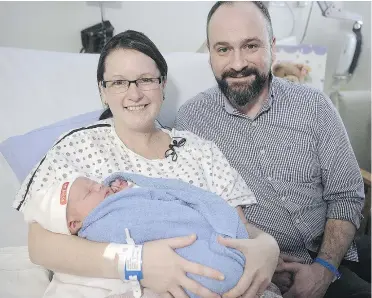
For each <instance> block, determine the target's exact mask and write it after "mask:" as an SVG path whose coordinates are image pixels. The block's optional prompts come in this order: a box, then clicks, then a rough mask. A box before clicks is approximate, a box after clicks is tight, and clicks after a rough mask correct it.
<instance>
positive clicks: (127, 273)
mask: <svg viewBox="0 0 372 298" xmlns="http://www.w3.org/2000/svg"><path fill="white" fill-rule="evenodd" d="M124 276H125V280H133V279H132V277H136V278H137V280H138V281H140V280H141V279H143V274H142V266H141V271H137V270H136V271H134V270H131V271H129V270H127V265H125V269H124Z"/></svg>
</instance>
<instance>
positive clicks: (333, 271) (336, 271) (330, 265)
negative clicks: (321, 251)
mask: <svg viewBox="0 0 372 298" xmlns="http://www.w3.org/2000/svg"><path fill="white" fill-rule="evenodd" d="M314 262H316V263H319V264H320V265H322V266H323V267H325V268H327V269H328V270H329V271H331V272H332V273H333V274H334V275H335V278H334V279H333V281H332V282H334V281H335V280H337V279H340V277H341V273H340V272H339V271H338V270H337V268H336V267H335V266H333V265H332V264H330V263H328V262H327V261H325V260H323V259H321V258H315V259H314Z"/></svg>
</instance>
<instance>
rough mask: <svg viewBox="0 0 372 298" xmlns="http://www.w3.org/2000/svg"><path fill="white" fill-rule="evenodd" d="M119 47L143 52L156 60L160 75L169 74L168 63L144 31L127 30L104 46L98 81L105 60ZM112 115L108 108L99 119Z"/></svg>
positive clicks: (98, 80) (164, 76) (101, 74)
mask: <svg viewBox="0 0 372 298" xmlns="http://www.w3.org/2000/svg"><path fill="white" fill-rule="evenodd" d="M118 49H130V50H136V51H138V52H141V53H143V54H145V55H147V56H149V57H150V58H151V59H152V60H154V61H155V63H156V65H157V67H158V69H159V71H160V75H161V76H162V77H163V78H164V79H165V78H166V77H167V74H168V65H167V62H166V61H165V59H164V57H163V55H162V54H161V53H160V51H159V50H158V48H157V47H156V45H155V44H154V43H153V42H152V41H151V40H150V39H149V38H148V37H147V36H146V35H145V34H143V33H141V32H137V31H134V30H127V31H124V32H122V33H119V34H117V35H115V36H114V37H112V38H111V39H110V40H109V41H108V42H107V43H106V44H105V46H104V47H103V49H102V52H101V55H100V57H99V61H98V67H97V83H98V86H99V83H100V82H102V81H103V74H104V72H105V62H106V58H107V56H108V55H109V54H110V53H111V52H112V51H115V50H118ZM111 117H112V112H111V110H110V108H107V109H106V110H105V111H104V112H103V113H102V114H101V116H100V117H99V120H103V119H107V118H111Z"/></svg>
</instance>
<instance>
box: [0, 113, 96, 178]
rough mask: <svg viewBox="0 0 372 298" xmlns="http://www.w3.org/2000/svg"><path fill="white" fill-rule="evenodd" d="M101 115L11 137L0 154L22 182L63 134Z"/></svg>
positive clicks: (70, 119)
mask: <svg viewBox="0 0 372 298" xmlns="http://www.w3.org/2000/svg"><path fill="white" fill-rule="evenodd" d="M101 113H102V110H99V111H94V112H90V113H86V114H82V115H78V116H75V117H72V118H69V119H66V120H62V121H59V122H57V123H54V124H52V125H49V126H45V127H42V128H39V129H36V130H33V131H31V132H29V133H27V134H24V135H20V136H13V137H10V138H8V139H6V140H5V141H4V142H2V143H0V152H1V153H2V155H3V156H4V158H5V160H6V161H7V162H8V164H9V166H10V167H11V168H12V170H13V171H14V173H15V175H16V176H17V178H18V180H19V181H20V182H22V181H23V180H24V179H25V178H26V176H27V175H28V174H29V173H30V171H31V170H32V168H33V167H34V166H35V165H36V164H37V163H38V162H39V161H40V160H41V159H42V158H43V157H44V155H45V154H46V153H47V152H48V150H49V149H50V148H51V147H52V146H53V144H54V142H55V141H56V140H57V139H58V137H59V136H60V135H61V134H63V133H65V132H67V131H69V130H71V129H74V128H78V127H81V126H85V125H89V124H91V123H93V122H95V121H97V120H98V118H99V116H100V114H101Z"/></svg>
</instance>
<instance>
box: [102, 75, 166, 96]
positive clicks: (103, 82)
mask: <svg viewBox="0 0 372 298" xmlns="http://www.w3.org/2000/svg"><path fill="white" fill-rule="evenodd" d="M143 79H148V80H158V81H159V82H158V84H159V85H160V84H161V83H162V82H163V80H164V79H165V77H164V76H160V77H157V78H139V79H137V80H132V81H130V80H110V81H104V80H102V81H101V83H102V87H103V88H105V89H108V87H107V83H111V82H116V81H125V82H128V88H127V89H126V90H125V91H122V92H118V93H116V94H120V93H124V92H127V91H128V90H129V88H130V85H131V84H132V83H134V84H135V85H136V86H137V88H138V89H140V90H142V89H141V88H140V87H138V84H137V81H140V80H143ZM156 89H157V88H156ZM156 89H149V90H142V91H150V90H156Z"/></svg>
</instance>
